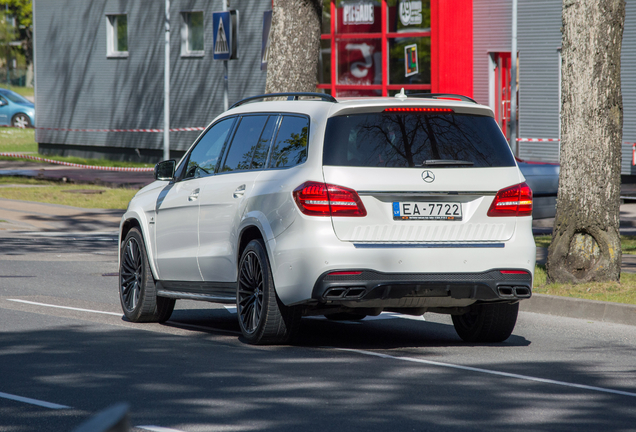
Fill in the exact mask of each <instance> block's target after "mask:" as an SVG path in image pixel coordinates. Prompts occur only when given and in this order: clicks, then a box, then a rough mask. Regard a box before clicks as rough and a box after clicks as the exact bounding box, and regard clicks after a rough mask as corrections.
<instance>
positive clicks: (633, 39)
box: [621, 0, 636, 175]
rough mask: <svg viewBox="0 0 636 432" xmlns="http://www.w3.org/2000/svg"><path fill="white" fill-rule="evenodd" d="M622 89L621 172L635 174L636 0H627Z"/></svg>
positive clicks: (622, 56) (622, 58)
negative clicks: (633, 157) (633, 161)
mask: <svg viewBox="0 0 636 432" xmlns="http://www.w3.org/2000/svg"><path fill="white" fill-rule="evenodd" d="M621 89H622V91H623V141H624V143H623V160H622V167H621V168H622V169H621V173H622V174H632V175H633V174H636V167H634V166H632V143H634V142H636V0H627V8H626V10H625V30H624V33H623V51H622V54H621ZM625 142H626V143H627V144H626V143H625Z"/></svg>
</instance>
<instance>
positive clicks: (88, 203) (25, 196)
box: [0, 177, 137, 209]
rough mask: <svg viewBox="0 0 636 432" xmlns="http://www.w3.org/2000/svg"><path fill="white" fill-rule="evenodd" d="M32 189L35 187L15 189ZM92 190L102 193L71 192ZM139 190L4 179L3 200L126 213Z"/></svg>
mask: <svg viewBox="0 0 636 432" xmlns="http://www.w3.org/2000/svg"><path fill="white" fill-rule="evenodd" d="M11 185H30V186H32V187H20V186H16V187H12V186H11ZM78 190H90V191H100V192H101V193H94V194H83V193H73V192H69V191H78ZM135 193H137V189H123V188H106V187H102V186H92V185H77V184H70V185H69V184H60V183H56V182H51V181H42V180H36V179H29V178H22V177H0V198H7V199H14V200H21V201H34V202H41V203H50V204H61V205H68V206H73V207H81V208H101V209H125V208H126V207H127V206H128V202H129V201H130V200H131V199H132V197H133V196H134V195H135Z"/></svg>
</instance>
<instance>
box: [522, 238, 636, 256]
mask: <svg viewBox="0 0 636 432" xmlns="http://www.w3.org/2000/svg"><path fill="white" fill-rule="evenodd" d="M551 241H552V237H551V236H547V235H543V236H536V237H535V238H534V242H535V243H536V244H537V247H544V248H547V247H549V246H550V242H551ZM621 249H622V250H623V253H624V254H627V255H636V236H629V235H622V236H621Z"/></svg>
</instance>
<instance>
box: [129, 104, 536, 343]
mask: <svg viewBox="0 0 636 432" xmlns="http://www.w3.org/2000/svg"><path fill="white" fill-rule="evenodd" d="M279 96H282V97H288V100H282V101H281V100H278V101H265V100H264V99H266V98H271V97H272V95H263V96H258V97H254V98H249V99H247V100H244V101H241V102H239V103H237V104H235V105H234V106H233V107H232V108H231V109H230V110H228V111H226V112H224V113H223V114H222V115H220V116H219V117H217V118H216V119H215V120H214V121H213V122H212V124H211V125H210V126H208V128H207V129H206V130H205V131H204V132H203V133H202V134H201V135H200V136H199V138H198V139H197V140H196V141H195V143H194V144H193V145H192V147H191V148H190V150H189V151H188V152H187V153H186V155H185V156H184V157H183V158H182V159H181V161H180V162H179V163H177V162H176V161H174V160H169V161H164V162H160V163H159V164H157V166H156V167H155V179H156V181H155V182H154V183H152V184H150V185H148V186H147V187H145V188H143V189H142V190H140V191H139V192H138V193H137V195H136V196H135V197H134V198H133V199H132V200H131V202H130V204H129V206H128V209H127V211H126V213H125V214H124V215H123V217H122V220H121V228H120V266H119V273H120V276H119V293H120V300H121V304H122V308H123V311H124V314H125V316H126V317H127V318H128V319H129V320H131V321H134V322H144V321H155V322H163V321H166V320H168V319H169V318H170V315H171V313H172V311H173V308H174V305H175V300H176V299H194V300H203V301H212V302H218V303H227V304H232V303H233V304H236V307H237V314H238V322H239V326H240V328H241V331H242V334H243V336H244V338H245V340H246V341H247V342H249V343H255V344H266V343H286V342H288V341H290V340H291V339H292V338H293V336H294V335H295V333H296V331H297V329H298V325H299V321H300V319H301V317H302V316H308V315H324V316H326V317H327V318H331V319H361V318H363V317H365V316H367V315H378V314H380V313H381V312H382V311H392V312H398V313H403V314H410V315H422V314H424V313H425V312H436V313H444V314H450V315H452V320H453V324H454V327H455V329H456V331H457V333H458V334H459V336H460V337H461V338H462V339H463V340H465V341H468V342H500V341H503V340H505V339H507V338H508V337H509V336H510V335H511V333H512V331H513V329H514V326H515V323H516V319H517V311H518V306H519V305H518V302H519V301H520V300H522V299H526V298H529V297H530V296H531V293H532V279H533V272H534V265H535V255H536V250H535V244H534V238H533V236H532V217H531V213H532V191H531V189H530V188H529V187H528V185H527V184H526V183H525V182H524V179H523V176H522V174H521V172H520V171H519V168H518V167H517V164H516V162H515V159H514V157H513V154H512V152H511V151H510V148H509V146H508V144H507V142H506V140H505V137H504V136H503V134H502V133H501V130H500V129H499V127H498V126H497V123H496V122H495V120H494V118H493V112H492V110H491V109H490V108H488V107H486V106H482V105H478V104H477V103H476V102H474V101H472V99H468V98H466V97H461V99H462V100H441V99H435V98H436V97H438V95H426V96H427V97H406V96H405V95H404V94H403V92H402V93H401V94H399V95H398V96H397V97H393V98H386V97H385V98H374V99H372V98H365V99H353V100H344V99H339V100H336V99H335V98H333V97H331V96H329V95H325V94H320V93H310V94H280V95H279ZM303 97H305V98H307V99H305V100H303V99H302V98H303ZM309 98H311V99H309Z"/></svg>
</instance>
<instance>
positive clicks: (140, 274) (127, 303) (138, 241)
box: [119, 228, 175, 322]
mask: <svg viewBox="0 0 636 432" xmlns="http://www.w3.org/2000/svg"><path fill="white" fill-rule="evenodd" d="M119 299H120V301H121V306H122V309H123V311H124V315H125V316H126V318H128V319H129V320H130V321H132V322H165V321H167V320H168V319H170V315H172V311H173V310H174V304H175V300H174V299H169V298H165V297H157V292H156V287H155V280H154V278H153V276H152V271H151V270H150V264H149V263H148V255H147V253H146V247H145V245H144V240H143V237H142V235H141V232H140V231H139V229H138V228H132V229H131V230H130V231H129V232H128V234H127V235H126V239H125V240H124V242H123V243H122V248H121V254H120V265H119Z"/></svg>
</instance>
